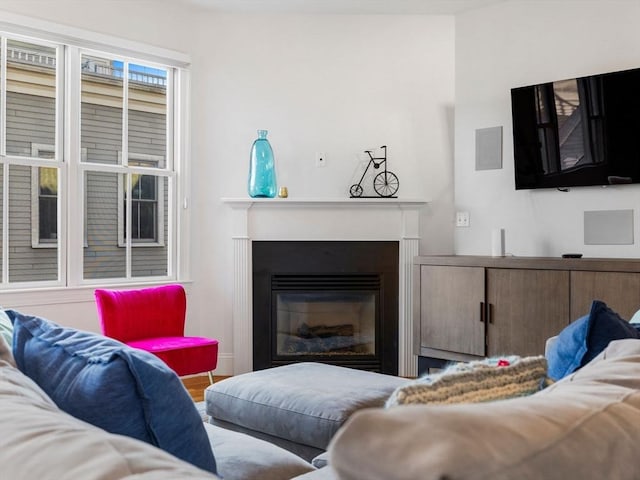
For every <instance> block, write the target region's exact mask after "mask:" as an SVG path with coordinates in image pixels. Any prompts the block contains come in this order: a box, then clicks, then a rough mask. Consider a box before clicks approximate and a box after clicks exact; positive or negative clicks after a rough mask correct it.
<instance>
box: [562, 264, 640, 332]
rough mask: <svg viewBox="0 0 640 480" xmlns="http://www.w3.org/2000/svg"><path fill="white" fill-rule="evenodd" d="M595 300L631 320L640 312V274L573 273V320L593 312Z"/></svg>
mask: <svg viewBox="0 0 640 480" xmlns="http://www.w3.org/2000/svg"><path fill="white" fill-rule="evenodd" d="M593 300H602V301H603V302H605V303H606V304H607V305H608V306H609V307H610V308H611V309H612V310H614V311H616V312H617V313H618V315H620V316H621V317H622V318H624V319H626V320H629V319H630V318H631V317H632V316H633V314H634V313H635V312H636V311H637V310H638V309H640V273H627V272H577V271H576V272H571V320H576V319H578V318H580V317H582V316H583V315H586V314H587V313H589V309H590V308H591V302H592V301H593Z"/></svg>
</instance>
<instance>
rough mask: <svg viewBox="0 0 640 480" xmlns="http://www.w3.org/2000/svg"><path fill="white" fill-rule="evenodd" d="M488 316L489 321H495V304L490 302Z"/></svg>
mask: <svg viewBox="0 0 640 480" xmlns="http://www.w3.org/2000/svg"><path fill="white" fill-rule="evenodd" d="M487 317H488V320H489V323H493V305H492V304H490V303H488V304H487Z"/></svg>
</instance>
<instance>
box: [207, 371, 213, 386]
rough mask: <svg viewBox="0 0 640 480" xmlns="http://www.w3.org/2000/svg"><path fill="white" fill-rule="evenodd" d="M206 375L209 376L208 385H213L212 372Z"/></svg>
mask: <svg viewBox="0 0 640 480" xmlns="http://www.w3.org/2000/svg"><path fill="white" fill-rule="evenodd" d="M207 373H208V374H209V383H210V384H211V385H213V372H212V371H211V370H209V371H208V372H207Z"/></svg>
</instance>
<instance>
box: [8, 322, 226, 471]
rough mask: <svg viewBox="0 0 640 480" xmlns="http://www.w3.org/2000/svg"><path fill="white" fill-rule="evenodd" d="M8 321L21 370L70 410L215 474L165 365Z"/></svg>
mask: <svg viewBox="0 0 640 480" xmlns="http://www.w3.org/2000/svg"><path fill="white" fill-rule="evenodd" d="M7 313H8V314H9V317H10V318H11V319H12V321H13V324H14V349H13V350H14V352H13V353H14V357H15V359H16V364H17V365H18V368H19V369H20V370H22V371H23V372H24V373H25V374H26V375H28V376H29V377H31V378H32V379H33V380H34V381H35V382H36V383H37V384H38V385H40V387H41V388H42V389H43V390H44V391H45V392H46V393H47V394H48V395H49V396H50V397H51V398H52V399H53V401H54V402H55V403H56V404H57V405H58V406H59V407H60V408H61V409H62V410H64V411H66V412H67V413H70V414H71V415H73V416H74V417H77V418H79V419H81V420H84V421H86V422H89V423H91V424H93V425H96V426H98V427H100V428H103V429H105V430H107V431H108V432H112V433H118V434H122V435H127V436H129V437H133V438H136V439H139V440H143V441H145V442H147V443H150V444H152V445H155V446H157V447H159V448H161V449H163V450H165V451H167V452H169V453H171V454H173V455H175V456H177V457H178V458H181V459H183V460H185V461H188V462H190V463H192V464H194V465H196V466H198V467H200V468H203V469H205V470H208V471H211V472H214V473H215V471H216V467H215V459H214V457H213V453H212V451H211V448H210V447H209V442H208V440H207V434H206V432H205V430H204V426H203V424H202V420H201V417H200V414H199V413H198V411H197V409H196V408H195V405H194V403H193V401H192V399H191V397H190V396H189V394H188V392H187V391H186V389H185V388H184V386H183V384H182V382H181V381H180V379H179V378H178V376H177V375H176V374H175V373H174V372H173V371H172V370H171V369H169V367H167V366H166V365H165V364H164V363H163V362H162V361H161V360H159V359H158V358H156V357H155V356H154V355H152V354H150V353H148V352H144V351H142V350H136V349H133V348H130V347H127V346H126V345H124V344H123V343H121V342H118V341H115V340H112V339H109V338H107V337H104V336H101V335H96V334H93V333H89V332H83V331H79V330H75V329H72V328H66V327H62V326H59V325H57V324H55V323H53V322H50V321H48V320H45V319H43V318H39V317H35V316H28V315H23V314H21V313H19V312H16V311H12V310H9V311H8V312H7Z"/></svg>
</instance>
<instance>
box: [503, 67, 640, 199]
mask: <svg viewBox="0 0 640 480" xmlns="http://www.w3.org/2000/svg"><path fill="white" fill-rule="evenodd" d="M511 111H512V117H513V153H514V162H515V186H516V190H521V189H533V188H559V189H564V188H568V187H574V186H587V185H619V184H631V183H638V182H640V68H638V69H633V70H624V71H620V72H613V73H604V74H600V75H591V76H588V77H580V78H573V79H569V80H559V81H555V82H549V83H541V84H538V85H529V86H525V87H518V88H513V89H512V90H511Z"/></svg>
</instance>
